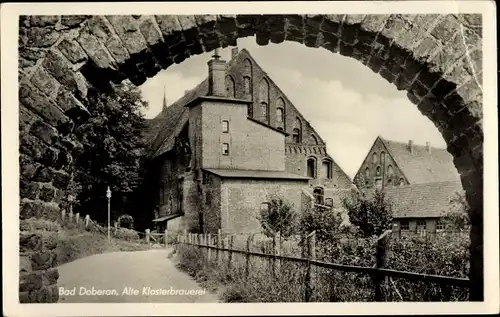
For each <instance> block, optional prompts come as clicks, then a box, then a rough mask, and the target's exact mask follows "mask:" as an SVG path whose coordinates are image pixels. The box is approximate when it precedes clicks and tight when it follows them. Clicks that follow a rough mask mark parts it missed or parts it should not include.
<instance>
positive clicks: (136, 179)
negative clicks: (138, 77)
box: [74, 82, 148, 221]
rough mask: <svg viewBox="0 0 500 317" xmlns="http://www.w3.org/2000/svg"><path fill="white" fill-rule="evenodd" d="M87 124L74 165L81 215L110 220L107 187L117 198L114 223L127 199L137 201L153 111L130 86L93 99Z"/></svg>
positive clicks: (81, 129) (80, 129)
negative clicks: (145, 134) (146, 131)
mask: <svg viewBox="0 0 500 317" xmlns="http://www.w3.org/2000/svg"><path fill="white" fill-rule="evenodd" d="M89 101H90V102H89V105H88V110H89V112H90V113H91V116H90V118H89V120H88V121H86V122H85V123H83V124H82V125H80V126H79V127H78V128H76V129H75V135H76V137H77V139H78V141H79V142H80V143H81V144H82V145H83V149H82V151H81V154H80V155H79V156H78V157H77V158H76V160H75V164H74V181H75V184H76V185H74V188H75V191H76V192H77V194H78V195H77V197H78V203H79V204H78V206H77V208H78V209H79V210H80V212H81V213H82V214H89V215H90V216H91V218H92V219H95V220H98V221H99V220H105V219H107V212H106V209H107V202H106V197H105V192H106V188H107V186H109V187H110V189H111V191H112V192H113V195H112V206H120V208H119V210H116V208H113V209H112V215H113V217H112V218H113V219H116V218H117V216H118V214H119V213H122V212H123V211H124V210H123V208H122V206H121V203H122V202H123V201H124V200H123V197H124V196H125V197H126V196H132V193H133V192H134V190H135V189H136V188H137V187H138V185H139V184H140V183H141V181H142V178H143V172H144V171H143V168H142V157H143V156H144V152H145V144H146V143H145V139H144V138H143V131H144V129H145V119H144V117H143V114H142V110H143V109H145V108H147V107H148V104H147V102H146V101H144V100H143V99H142V96H141V93H140V91H139V89H138V88H137V87H135V86H133V85H132V84H130V83H128V82H124V83H122V84H119V85H117V86H116V87H114V90H113V91H111V92H107V93H95V94H89Z"/></svg>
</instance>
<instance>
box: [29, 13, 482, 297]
mask: <svg viewBox="0 0 500 317" xmlns="http://www.w3.org/2000/svg"><path fill="white" fill-rule="evenodd" d="M481 23H482V22H481V15H478V14H462V15H438V14H421V15H401V14H392V15H382V14H380V15H217V16H215V15H186V16H172V15H170V16H169V15H156V16H145V15H143V16H62V17H61V16H42V17H40V16H31V17H21V19H20V34H19V55H20V58H19V61H20V63H19V65H20V71H19V81H20V86H19V87H20V88H19V101H20V133H21V147H20V152H21V159H20V161H21V167H24V168H26V166H27V165H28V163H30V164H31V163H33V162H36V164H38V166H39V168H41V169H46V170H50V171H51V173H52V174H54V175H56V174H57V173H59V174H61V175H64V177H69V178H70V177H71V159H69V160H68V161H69V162H67V163H66V164H62V165H57V166H56V165H54V163H52V162H49V163H47V162H46V161H45V160H43V159H42V157H39V156H40V155H37V153H35V152H36V151H34V150H33V144H34V143H36V142H39V141H40V142H41V143H43V146H44V148H45V149H52V148H57V153H59V155H62V154H61V153H64V155H66V156H71V155H73V156H74V155H78V151H76V150H75V149H78V142H77V140H75V139H73V137H72V131H73V129H74V127H75V125H78V124H80V123H81V122H84V121H85V120H86V118H88V115H89V113H88V110H87V105H88V104H89V102H91V100H92V96H93V93H94V92H95V91H107V90H110V89H112V87H113V85H112V83H120V82H121V81H123V80H125V79H129V80H130V81H131V82H132V83H134V84H135V85H141V84H142V83H144V82H145V81H146V79H147V78H149V77H153V76H155V75H156V74H157V73H158V72H159V71H160V70H162V69H166V68H168V67H169V66H170V65H172V64H175V63H181V62H182V61H184V60H185V59H186V58H188V57H190V56H192V55H197V54H201V53H203V52H209V51H212V50H213V49H215V48H218V47H227V46H235V45H236V40H237V39H238V38H242V37H248V36H254V35H255V36H256V41H257V43H258V44H259V45H267V44H268V43H281V42H283V41H294V42H298V43H302V44H304V45H305V46H307V47H321V48H324V49H327V50H329V51H331V52H332V53H340V54H342V55H344V56H348V57H352V58H355V59H357V60H358V61H360V62H361V63H363V64H364V65H366V66H367V67H369V68H370V69H371V70H372V71H374V72H376V73H378V74H380V76H382V77H383V78H384V79H386V80H387V81H389V82H391V83H393V84H394V85H395V86H396V87H397V89H399V90H406V91H407V95H408V98H409V99H410V100H411V101H412V102H413V103H414V104H416V105H417V107H418V109H419V110H420V111H421V113H422V114H423V115H425V116H427V117H428V118H429V119H430V120H431V121H432V122H433V123H434V124H435V126H436V127H437V128H438V129H439V131H440V132H441V133H442V135H443V137H444V139H445V141H446V143H447V145H448V147H447V148H448V151H449V152H450V153H451V154H452V155H453V157H454V163H455V166H456V167H457V169H458V171H459V172H460V174H461V180H462V184H463V187H464V189H465V190H466V194H467V200H468V202H469V205H470V206H471V221H472V230H471V240H472V248H471V257H472V258H473V259H474V258H478V259H480V260H477V261H476V260H473V261H472V262H471V280H473V281H478V280H479V279H481V280H482V254H483V253H482V244H483V241H482V223H483V128H482V116H483V114H482V86H481V85H482V84H481V83H482V50H481V48H482V34H481ZM63 141H64V142H63ZM65 142H66V143H65ZM23 164H24V165H23ZM21 171H23V172H22V173H23V175H21V178H22V180H24V181H26V182H33V181H35V180H34V175H30V173H27V172H26V170H25V169H24V170H23V169H21ZM61 177H62V176H61ZM61 177H59V178H61ZM52 183H53V185H54V186H58V188H59V189H60V190H62V191H63V192H64V191H65V190H66V187H65V186H67V183H68V182H62V183H61V182H52ZM59 183H61V184H59ZM21 195H23V193H22V194H21ZM63 196H64V195H63ZM21 198H25V199H26V200H25V201H26V203H29V204H34V202H32V201H30V200H29V198H27V197H23V196H22V197H21ZM63 204H64V199H63V202H61V203H59V205H61V208H63ZM474 261H475V262H474ZM475 285H476V286H477V285H479V284H475ZM475 292H476V294H474V295H473V296H481V297H482V284H481V290H480V291H479V290H478V289H477V287H476V288H475ZM477 292H479V293H480V294H478V293H477ZM473 293H474V292H471V294H473Z"/></svg>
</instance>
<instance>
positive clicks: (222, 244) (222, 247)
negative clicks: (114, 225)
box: [219, 238, 226, 264]
mask: <svg viewBox="0 0 500 317" xmlns="http://www.w3.org/2000/svg"><path fill="white" fill-rule="evenodd" d="M220 242H221V245H220V247H221V249H224V248H225V247H226V238H222V239H221V240H220ZM223 254H225V251H222V252H221V254H220V256H219V260H220V264H222V263H223V262H224V260H223Z"/></svg>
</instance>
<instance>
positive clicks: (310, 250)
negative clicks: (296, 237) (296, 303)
mask: <svg viewBox="0 0 500 317" xmlns="http://www.w3.org/2000/svg"><path fill="white" fill-rule="evenodd" d="M305 242H306V243H307V272H306V287H305V291H306V294H305V296H306V298H305V301H306V302H310V301H311V298H312V295H313V289H314V283H315V278H316V276H315V275H316V274H315V268H314V267H313V266H312V265H311V262H310V261H311V260H315V259H316V231H313V232H311V233H310V234H309V235H308V236H307V237H306V240H305Z"/></svg>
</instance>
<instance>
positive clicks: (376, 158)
mask: <svg viewBox="0 0 500 317" xmlns="http://www.w3.org/2000/svg"><path fill="white" fill-rule="evenodd" d="M377 162H378V156H377V153H373V155H372V163H373V164H377Z"/></svg>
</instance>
